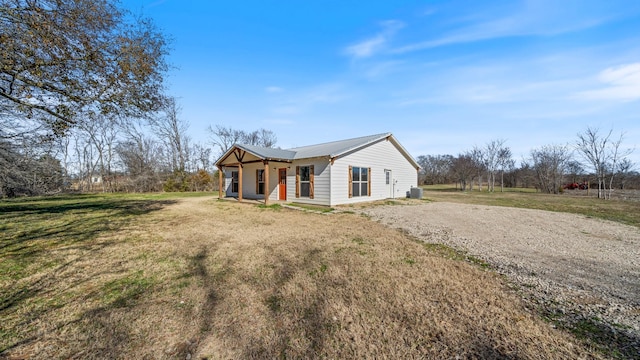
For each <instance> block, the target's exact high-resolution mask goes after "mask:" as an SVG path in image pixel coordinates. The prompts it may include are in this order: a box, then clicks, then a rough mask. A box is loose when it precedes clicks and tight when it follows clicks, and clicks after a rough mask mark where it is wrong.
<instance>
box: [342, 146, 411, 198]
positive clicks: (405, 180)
mask: <svg viewBox="0 0 640 360" xmlns="http://www.w3.org/2000/svg"><path fill="white" fill-rule="evenodd" d="M350 165H351V166H357V167H365V168H371V174H370V176H369V179H370V181H371V196H360V197H356V196H354V197H352V198H349V166H350ZM385 170H391V174H392V175H391V176H392V179H391V184H390V186H392V191H389V188H388V187H387V185H386V179H385ZM331 184H332V186H331V201H330V206H333V205H339V204H351V203H357V202H365V201H374V200H382V199H387V198H390V197H394V198H403V197H406V196H407V191H409V190H410V189H411V187H416V186H417V185H418V172H417V170H416V168H415V167H413V165H412V164H411V163H410V162H409V161H408V160H407V158H405V157H404V155H402V153H401V152H400V150H398V148H396V147H395V145H394V144H393V143H392V142H391V141H387V140H382V141H379V142H377V143H375V144H372V145H370V146H367V147H365V148H363V149H360V150H358V151H356V152H353V153H350V154H347V155H344V156H342V157H339V158H337V159H336V160H335V162H334V164H333V166H331ZM391 193H393V196H391Z"/></svg>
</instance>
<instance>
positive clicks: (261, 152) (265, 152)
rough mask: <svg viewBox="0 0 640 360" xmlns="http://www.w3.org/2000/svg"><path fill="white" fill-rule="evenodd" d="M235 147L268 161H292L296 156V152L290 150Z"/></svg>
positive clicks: (243, 145) (249, 146) (241, 145)
mask: <svg viewBox="0 0 640 360" xmlns="http://www.w3.org/2000/svg"><path fill="white" fill-rule="evenodd" d="M235 146H236V147H239V148H241V149H242V150H245V151H247V152H249V153H251V154H253V155H255V156H257V157H259V158H263V159H268V160H293V158H294V156H295V155H296V152H295V151H291V150H283V149H274V148H266V147H262V146H255V145H248V144H236V145H235ZM232 149H233V147H232Z"/></svg>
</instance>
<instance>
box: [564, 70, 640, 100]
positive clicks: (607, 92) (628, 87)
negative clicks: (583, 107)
mask: <svg viewBox="0 0 640 360" xmlns="http://www.w3.org/2000/svg"><path fill="white" fill-rule="evenodd" d="M598 80H599V81H600V82H601V83H603V84H604V86H602V87H600V88H598V89H593V90H587V91H582V92H579V93H578V94H577V95H576V96H575V97H576V98H578V99H584V100H618V101H634V100H640V62H637V63H632V64H625V65H620V66H618V67H611V68H608V69H605V70H603V71H602V72H600V74H599V75H598Z"/></svg>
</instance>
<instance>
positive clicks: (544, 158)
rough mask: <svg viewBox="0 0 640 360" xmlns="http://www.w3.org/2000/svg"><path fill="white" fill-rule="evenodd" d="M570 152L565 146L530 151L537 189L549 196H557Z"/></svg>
mask: <svg viewBox="0 0 640 360" xmlns="http://www.w3.org/2000/svg"><path fill="white" fill-rule="evenodd" d="M570 159H571V152H570V151H569V148H568V146H566V145H547V146H542V147H540V148H537V149H533V150H531V162H532V166H531V167H532V168H533V170H534V171H535V173H536V176H537V181H538V188H539V189H540V190H541V191H544V192H546V193H549V194H558V193H559V192H560V188H561V187H562V180H563V176H564V172H565V170H566V166H567V163H568V162H569V160H570Z"/></svg>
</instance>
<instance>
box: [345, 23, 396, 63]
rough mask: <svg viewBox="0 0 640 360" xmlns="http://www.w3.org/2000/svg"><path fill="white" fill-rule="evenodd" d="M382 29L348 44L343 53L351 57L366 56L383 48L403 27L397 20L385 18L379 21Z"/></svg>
mask: <svg viewBox="0 0 640 360" xmlns="http://www.w3.org/2000/svg"><path fill="white" fill-rule="evenodd" d="M380 26H382V31H380V32H379V33H378V34H376V35H375V36H373V37H371V38H369V39H366V40H363V41H361V42H359V43H357V44H353V45H350V46H348V47H347V48H346V49H345V53H346V54H347V55H349V56H351V57H352V58H355V59H358V58H367V57H370V56H373V55H374V54H376V53H378V52H380V51H381V50H383V49H385V47H386V46H387V43H388V42H389V40H390V39H391V38H392V37H393V35H394V34H395V33H396V32H397V31H398V30H400V29H402V28H403V27H404V23H403V22H401V21H397V20H387V21H383V22H381V23H380Z"/></svg>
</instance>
